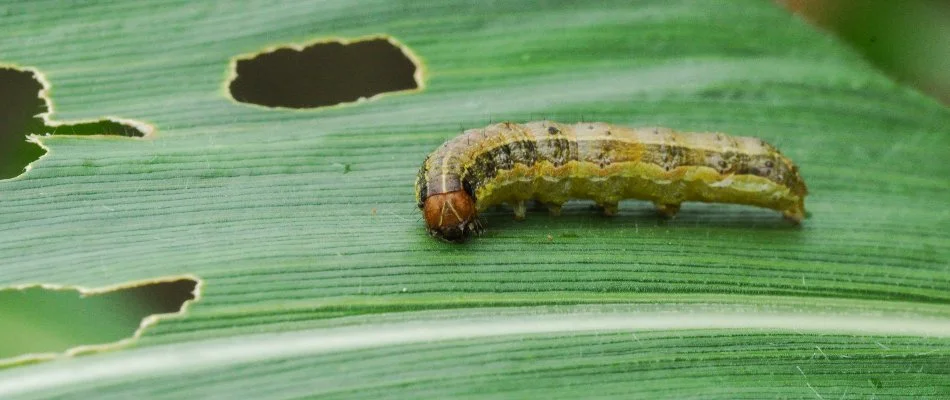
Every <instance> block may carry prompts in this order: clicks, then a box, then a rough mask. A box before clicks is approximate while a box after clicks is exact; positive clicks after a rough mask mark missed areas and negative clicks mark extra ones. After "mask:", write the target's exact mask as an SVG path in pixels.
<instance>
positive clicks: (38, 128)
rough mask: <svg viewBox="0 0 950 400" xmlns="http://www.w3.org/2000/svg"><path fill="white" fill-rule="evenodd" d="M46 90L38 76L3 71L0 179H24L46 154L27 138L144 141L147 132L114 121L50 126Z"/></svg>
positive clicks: (0, 83) (0, 70) (0, 77)
mask: <svg viewBox="0 0 950 400" xmlns="http://www.w3.org/2000/svg"><path fill="white" fill-rule="evenodd" d="M46 89H47V88H45V87H44V84H43V83H42V81H41V80H40V79H39V78H38V77H37V76H36V74H35V73H34V72H31V71H22V70H17V69H12V68H0V179H7V178H13V177H15V176H17V175H20V174H21V173H23V171H24V170H25V168H26V166H27V165H29V164H30V163H32V162H33V161H36V160H37V159H39V158H40V156H42V155H43V154H44V153H45V152H46V151H45V150H43V149H42V148H41V147H40V146H38V145H37V144H36V143H32V142H29V141H27V135H31V134H33V135H47V134H49V135H116V136H126V137H142V136H145V134H146V133H145V132H143V131H142V130H140V129H139V128H136V127H134V126H132V125H129V124H123V123H120V122H116V121H112V120H99V121H89V122H79V123H72V124H70V123H64V124H60V123H49V122H47V120H46V119H44V118H43V116H44V115H46V114H48V113H49V112H50V106H49V101H48V99H46V98H45V97H44V96H45V92H46Z"/></svg>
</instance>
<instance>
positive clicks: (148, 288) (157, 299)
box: [0, 277, 198, 366]
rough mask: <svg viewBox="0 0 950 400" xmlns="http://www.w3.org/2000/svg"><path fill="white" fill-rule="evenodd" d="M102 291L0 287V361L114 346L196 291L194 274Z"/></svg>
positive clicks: (176, 308)
mask: <svg viewBox="0 0 950 400" xmlns="http://www.w3.org/2000/svg"><path fill="white" fill-rule="evenodd" d="M172 279H173V280H169V281H162V282H155V281H149V282H146V283H140V284H136V285H135V286H131V287H122V288H110V289H106V290H102V291H99V290H83V289H76V288H68V287H58V286H51V285H42V286H32V287H23V288H14V289H5V290H0V315H2V316H3V317H2V318H0V366H3V365H4V364H16V363H21V362H26V361H37V360H42V359H50V358H54V357H56V356H58V355H60V354H62V353H63V352H66V354H67V355H73V354H78V353H81V352H84V351H96V350H103V349H108V348H114V347H117V346H118V345H122V344H124V343H125V342H127V341H129V340H131V339H134V338H136V337H138V336H139V335H141V333H142V331H143V330H144V329H145V328H146V327H147V326H151V325H153V324H154V323H155V322H157V321H158V318H159V316H162V315H168V314H172V313H180V312H182V311H183V310H184V306H185V304H186V303H187V302H188V301H189V300H194V299H195V298H196V296H197V293H198V281H197V280H196V279H191V278H184V277H175V278H172Z"/></svg>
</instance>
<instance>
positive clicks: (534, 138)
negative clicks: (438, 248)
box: [416, 121, 807, 241]
mask: <svg viewBox="0 0 950 400" xmlns="http://www.w3.org/2000/svg"><path fill="white" fill-rule="evenodd" d="M806 194H807V189H806V187H805V183H804V181H803V180H802V178H801V176H799V174H798V167H797V166H795V164H794V163H792V161H791V160H789V159H788V158H786V157H785V156H783V155H782V154H781V153H780V152H779V151H778V150H777V149H775V148H774V147H772V146H771V145H769V144H767V143H765V142H764V141H762V140H761V139H757V138H752V137H735V136H727V135H724V134H721V133H680V132H674V131H672V130H669V129H666V128H638V129H633V128H627V127H620V126H612V125H608V124H604V123H581V124H576V125H562V124H557V123H554V122H549V121H541V122H531V123H527V124H514V123H510V122H505V123H501V124H495V125H490V126H487V127H485V128H482V129H472V130H468V131H466V132H465V133H464V134H462V135H461V136H459V137H457V138H455V139H452V140H449V141H448V142H446V143H444V144H443V145H442V146H441V147H439V148H438V149H437V150H436V151H434V152H433V153H432V154H430V155H429V156H428V157H427V158H426V160H425V161H424V162H423V165H422V168H421V170H420V171H419V176H418V177H417V179H416V197H417V201H418V204H419V207H420V208H421V209H422V210H423V214H424V218H425V220H426V227H427V229H428V231H429V233H430V234H432V235H433V236H436V237H438V238H441V239H446V240H456V241H457V240H462V239H464V238H465V237H466V236H467V235H469V234H471V233H472V232H474V231H475V230H476V229H477V228H478V226H479V224H478V220H477V213H478V212H479V211H482V210H484V209H486V208H487V207H489V206H491V205H494V204H499V203H509V204H512V205H513V206H514V208H515V216H516V217H518V218H523V217H524V201H525V200H531V199H534V200H539V201H541V202H543V203H545V204H547V205H548V206H549V209H551V211H552V213H555V214H556V213H557V212H558V211H559V210H560V206H561V204H563V203H564V202H565V201H567V200H568V199H570V198H586V199H592V200H594V201H595V202H597V203H598V204H599V205H600V206H601V207H603V209H604V211H605V213H607V214H613V213H615V212H616V210H617V202H619V201H620V200H621V199H625V198H636V199H642V200H649V201H653V202H654V203H655V204H656V206H657V209H658V210H659V211H660V212H661V213H663V214H664V215H667V216H673V215H674V214H675V213H676V212H677V211H678V210H679V207H680V203H682V202H684V201H705V202H719V203H738V204H749V205H755V206H760V207H767V208H772V209H775V210H777V211H780V212H782V213H783V215H784V216H785V217H786V218H787V219H789V220H792V221H794V222H800V221H801V220H802V218H803V217H804V197H805V195H806Z"/></svg>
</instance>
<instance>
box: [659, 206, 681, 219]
mask: <svg viewBox="0 0 950 400" xmlns="http://www.w3.org/2000/svg"><path fill="white" fill-rule="evenodd" d="M653 204H654V205H655V206H656V211H657V212H658V213H660V215H662V216H663V217H664V218H673V217H674V216H676V213H678V212H679V211H680V205H679V203H677V204H660V203H653Z"/></svg>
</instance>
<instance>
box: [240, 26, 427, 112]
mask: <svg viewBox="0 0 950 400" xmlns="http://www.w3.org/2000/svg"><path fill="white" fill-rule="evenodd" d="M421 87H422V68H421V64H420V63H419V62H418V58H416V57H415V56H414V55H413V54H412V52H411V51H410V50H409V49H408V48H407V47H406V46H404V45H402V44H400V43H398V42H396V41H395V40H394V39H392V38H389V37H378V36H377V37H371V38H364V39H357V40H355V41H348V40H343V39H337V40H330V41H321V42H317V43H313V44H310V45H308V46H306V47H299V46H298V47H293V46H291V47H278V48H276V49H270V50H269V51H264V52H261V53H258V54H254V55H251V56H244V57H238V58H237V59H236V60H235V61H234V62H232V79H231V81H230V83H229V85H228V88H229V92H230V94H231V96H232V97H233V98H234V99H235V100H237V101H239V102H242V103H250V104H257V105H261V106H266V107H284V108H316V107H325V106H331V105H335V104H341V103H350V102H354V101H360V100H364V99H369V98H373V97H375V96H377V95H380V94H383V93H391V92H405V91H413V90H418V89H420V88H421Z"/></svg>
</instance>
